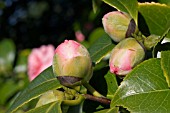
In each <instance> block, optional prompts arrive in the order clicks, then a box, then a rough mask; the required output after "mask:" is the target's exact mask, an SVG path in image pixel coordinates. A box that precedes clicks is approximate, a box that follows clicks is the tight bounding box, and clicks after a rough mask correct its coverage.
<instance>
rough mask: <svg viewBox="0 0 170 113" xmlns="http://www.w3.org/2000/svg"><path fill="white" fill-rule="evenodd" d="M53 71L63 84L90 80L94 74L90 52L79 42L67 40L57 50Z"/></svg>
mask: <svg viewBox="0 0 170 113" xmlns="http://www.w3.org/2000/svg"><path fill="white" fill-rule="evenodd" d="M53 71H54V74H55V75H56V76H57V78H58V79H59V80H60V82H61V84H63V85H68V86H69V85H72V84H74V83H76V82H78V81H81V80H82V81H84V80H85V81H89V80H90V78H91V76H92V62H91V58H90V55H89V52H88V51H87V49H86V48H85V47H84V46H83V45H81V44H79V43H78V42H76V41H73V40H65V41H64V43H61V44H60V45H59V46H58V47H57V48H56V50H55V55H54V58H53ZM65 80H66V81H65Z"/></svg>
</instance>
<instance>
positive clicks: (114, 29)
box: [102, 11, 138, 42]
mask: <svg viewBox="0 0 170 113" xmlns="http://www.w3.org/2000/svg"><path fill="white" fill-rule="evenodd" d="M102 23H103V27H104V30H105V32H106V33H107V34H108V35H109V36H110V37H111V38H112V39H113V40H114V41H115V42H120V41H121V40H123V39H125V38H127V37H130V36H131V35H132V34H133V33H137V32H138V28H137V26H136V23H135V21H134V19H133V18H132V17H131V16H130V15H129V14H127V13H125V12H120V11H113V12H109V13H107V14H105V15H104V17H103V18H102Z"/></svg>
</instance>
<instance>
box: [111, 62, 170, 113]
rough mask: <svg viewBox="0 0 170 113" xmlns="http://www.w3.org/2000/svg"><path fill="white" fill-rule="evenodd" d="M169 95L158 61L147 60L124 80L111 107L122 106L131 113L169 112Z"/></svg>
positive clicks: (169, 91)
mask: <svg viewBox="0 0 170 113" xmlns="http://www.w3.org/2000/svg"><path fill="white" fill-rule="evenodd" d="M169 94H170V90H169V88H168V84H167V82H166V79H165V77H164V75H163V71H162V69H161V64H160V59H149V60H146V61H144V62H143V63H141V64H139V65H138V66H137V67H135V68H134V69H133V71H132V72H131V73H129V74H128V75H127V76H126V77H125V78H124V80H123V82H122V83H121V85H120V86H119V88H118V90H117V91H116V93H115V95H114V98H113V100H112V103H111V106H112V107H115V106H123V107H125V108H127V109H128V110H130V111H131V112H142V113H143V112H148V113H151V112H153V111H154V110H155V111H154V112H159V113H160V111H161V112H162V113H163V112H164V110H170V109H169V107H168V105H167V104H168V103H167V102H168V101H170V98H169V96H170V95H169ZM167 97H168V98H167ZM158 103H159V104H158Z"/></svg>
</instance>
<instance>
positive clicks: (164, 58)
mask: <svg viewBox="0 0 170 113" xmlns="http://www.w3.org/2000/svg"><path fill="white" fill-rule="evenodd" d="M161 66H162V69H163V72H164V76H165V78H166V81H167V83H168V85H169V87H170V51H162V52H161Z"/></svg>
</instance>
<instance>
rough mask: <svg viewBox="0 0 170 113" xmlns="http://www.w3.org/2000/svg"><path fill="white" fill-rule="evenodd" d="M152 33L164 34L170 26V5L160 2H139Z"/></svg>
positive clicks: (140, 10) (141, 11) (140, 9)
mask: <svg viewBox="0 0 170 113" xmlns="http://www.w3.org/2000/svg"><path fill="white" fill-rule="evenodd" d="M139 12H140V13H141V15H142V16H143V17H144V19H145V22H146V24H147V26H148V28H149V31H150V34H155V35H159V36H162V35H164V33H165V32H166V31H167V30H168V29H169V28H170V21H169V18H170V7H169V6H166V5H163V4H159V3H153V2H152V3H139Z"/></svg>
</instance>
